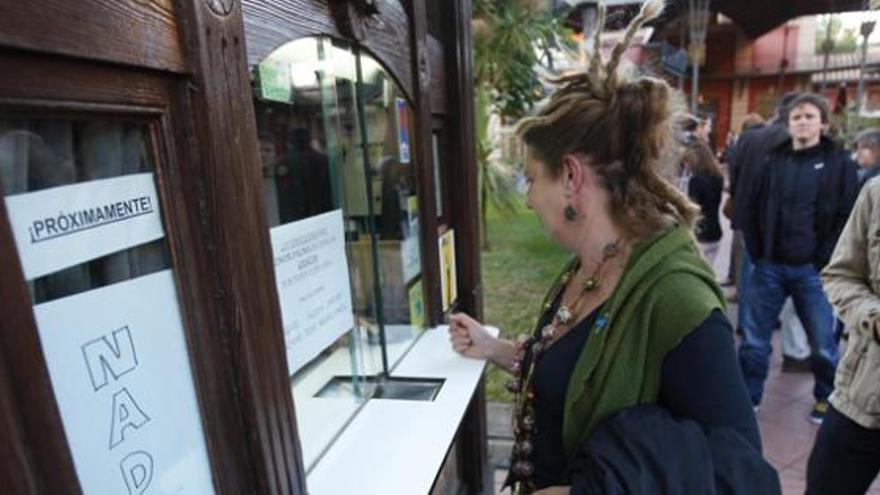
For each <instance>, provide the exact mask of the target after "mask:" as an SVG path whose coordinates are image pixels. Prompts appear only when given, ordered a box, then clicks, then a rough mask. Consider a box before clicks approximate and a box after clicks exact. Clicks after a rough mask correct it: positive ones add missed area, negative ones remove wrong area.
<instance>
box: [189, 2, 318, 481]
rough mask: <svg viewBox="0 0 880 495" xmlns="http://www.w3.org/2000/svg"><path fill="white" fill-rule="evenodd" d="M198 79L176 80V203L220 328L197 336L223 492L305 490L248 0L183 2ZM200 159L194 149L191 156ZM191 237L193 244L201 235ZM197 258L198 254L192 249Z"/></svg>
mask: <svg viewBox="0 0 880 495" xmlns="http://www.w3.org/2000/svg"><path fill="white" fill-rule="evenodd" d="M178 5H179V10H180V14H181V17H182V19H183V20H184V22H183V23H182V27H181V30H182V33H181V38H182V39H183V44H184V48H183V51H184V56H185V60H186V61H187V65H188V68H189V70H190V73H191V76H190V78H189V79H188V80H187V81H185V82H181V84H179V85H178V86H177V89H176V94H175V98H174V101H175V106H176V108H175V111H176V113H177V114H178V115H185V116H186V117H187V118H188V119H189V120H188V122H187V123H186V128H187V129H188V130H190V131H191V134H189V135H188V136H181V135H178V143H179V144H181V141H183V140H184V138H185V137H188V139H189V141H184V143H183V145H182V146H180V147H181V148H182V149H180V150H177V151H178V156H179V161H180V163H181V164H183V166H185V167H186V168H187V170H186V171H185V173H184V174H181V176H180V177H179V178H178V179H179V180H180V182H181V184H180V188H179V189H180V190H182V191H184V194H182V195H181V197H180V198H179V199H180V201H181V202H182V203H183V205H182V206H183V208H184V209H185V210H186V211H187V212H188V218H189V220H190V224H191V229H192V232H191V234H190V235H192V236H195V237H201V238H202V239H203V240H204V242H203V247H204V249H203V251H202V252H201V253H200V254H199V256H198V261H197V263H198V266H195V267H191V268H190V269H191V270H193V271H194V272H198V273H199V274H200V275H201V276H202V277H205V278H206V279H207V280H211V282H212V285H211V286H210V287H209V289H208V290H209V291H210V292H207V293H206V291H204V290H203V291H201V292H200V293H196V294H193V291H185V292H186V293H188V294H189V295H190V296H192V297H198V298H201V302H202V305H203V306H204V307H210V308H212V309H213V313H214V314H213V315H212V316H211V318H210V321H211V324H212V326H209V327H204V328H201V329H199V330H200V334H199V335H198V337H197V338H195V339H193V341H191V342H190V348H191V353H192V354H199V355H200V356H199V359H197V360H194V361H193V371H194V374H195V375H196V379H197V383H198V384H199V388H200V390H201V392H202V394H203V395H204V398H203V400H204V407H203V424H204V427H205V436H206V439H207V441H208V449H209V452H210V455H211V459H212V461H213V463H214V464H213V467H214V476H215V478H216V480H215V484H216V485H217V486H218V487H220V488H221V489H222V491H224V492H227V493H272V494H300V493H305V492H306V490H305V475H304V470H303V466H302V454H301V452H300V450H299V446H298V442H297V435H296V418H295V415H294V409H293V400H292V396H291V394H292V392H291V387H290V382H289V379H288V373H287V364H286V357H285V354H284V345H283V342H284V338H283V334H282V325H281V315H280V312H279V310H278V303H277V301H278V298H277V294H276V290H275V279H274V267H273V265H272V259H273V258H272V253H271V248H270V244H269V230H268V222H267V218H266V213H265V211H264V210H263V208H262V205H263V189H262V182H261V180H262V179H261V175H260V162H259V153H258V142H257V131H256V123H255V120H254V114H253V100H252V94H251V88H250V82H249V78H248V74H247V63H246V56H245V48H244V32H243V25H242V17H241V9H240V3H239V2H237V1H235V0H180V2H179V4H178ZM193 155H197V156H193ZM193 240H195V239H193ZM190 255H191V256H190V257H192V253H190Z"/></svg>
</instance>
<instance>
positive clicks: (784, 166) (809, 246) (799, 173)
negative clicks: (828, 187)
mask: <svg viewBox="0 0 880 495" xmlns="http://www.w3.org/2000/svg"><path fill="white" fill-rule="evenodd" d="M770 166H771V167H772V168H773V171H772V174H773V177H772V178H771V179H770V180H771V184H774V185H775V186H776V187H775V188H774V189H775V191H774V192H775V194H777V195H778V196H779V198H780V201H779V202H778V203H777V208H776V215H777V217H776V218H777V220H776V222H777V225H779V228H778V229H777V230H776V232H775V235H774V238H773V255H772V259H773V261H775V262H779V263H788V264H794V265H798V264H805V263H810V262H811V261H812V260H813V253H814V252H815V251H816V202H817V201H818V200H819V184H820V181H821V179H822V169H823V168H825V162H824V156H823V153H822V149H821V145H819V144H817V145H816V146H812V147H810V148H807V149H803V150H797V151H791V152H790V153H789V154H788V155H786V156H785V157H784V158H783V159H782V160H781V161H780V162H778V163H771V164H770Z"/></svg>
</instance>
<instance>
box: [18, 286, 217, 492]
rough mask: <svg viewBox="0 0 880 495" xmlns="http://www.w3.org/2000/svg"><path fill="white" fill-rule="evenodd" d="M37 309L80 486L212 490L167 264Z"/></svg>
mask: <svg viewBox="0 0 880 495" xmlns="http://www.w3.org/2000/svg"><path fill="white" fill-rule="evenodd" d="M34 315H35V316H36V320H37V326H38V328H39V333H40V340H41V342H42V345H43V352H44V354H45V356H46V363H47V365H48V368H49V376H50V377H51V379H52V387H53V389H54V390H55V397H56V399H57V401H58V407H59V409H60V411H61V420H62V423H63V424H64V431H65V434H66V435H67V442H68V445H69V446H70V451H71V454H72V456H73V463H74V465H75V467H76V473H77V476H78V477H79V481H80V484H81V486H82V491H83V493H88V494H97V495H102V494H108V495H110V494H112V495H119V494H129V495H135V494H136V495H140V494H143V493H149V494H182V493H199V494H201V493H206V494H210V493H213V492H214V488H213V485H212V482H211V470H210V466H209V461H208V455H207V451H206V449H205V441H204V437H203V434H202V424H201V419H200V416H199V410H198V407H197V405H196V395H195V389H194V388H193V383H192V374H191V372H190V366H189V357H188V355H187V350H186V341H185V339H184V334H183V325H182V323H181V320H180V311H179V309H178V305H177V295H176V291H175V288H174V281H173V279H172V276H171V270H165V271H161V272H158V273H154V274H151V275H147V276H144V277H139V278H135V279H132V280H129V281H126V282H122V283H118V284H114V285H110V286H107V287H102V288H100V289H95V290H92V291H89V292H85V293H82V294H76V295H73V296H70V297H66V298H63V299H58V300H55V301H51V302H48V303H44V304H40V305H37V306H34Z"/></svg>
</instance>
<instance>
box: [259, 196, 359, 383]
mask: <svg viewBox="0 0 880 495" xmlns="http://www.w3.org/2000/svg"><path fill="white" fill-rule="evenodd" d="M270 237H271V239H272V255H273V257H274V258H275V280H276V282H277V284H278V297H279V299H280V303H281V321H282V324H283V325H284V343H285V346H286V347H287V367H288V370H289V372H290V374H291V375H293V374H294V373H296V371H297V370H298V369H300V368H301V367H303V366H304V365H305V364H306V363H308V362H309V361H310V360H312V359H313V358H314V357H315V356H317V355H318V354H319V353H320V352H321V351H323V350H324V349H326V348H327V346H329V345H330V344H332V343H333V342H334V341H335V340H336V339H338V338H339V337H340V336H341V335H342V334H344V333H345V332H347V331H349V330H350V329H351V328H352V326H353V325H354V316H353V311H352V306H351V284H350V282H349V278H348V261H347V259H346V257H345V230H344V229H343V226H342V210H334V211H331V212H328V213H324V214H321V215H315V216H313V217H311V218H306V219H304V220H299V221H296V222H291V223H288V224H285V225H281V226H278V227H275V228H273V229H272V230H271V231H270Z"/></svg>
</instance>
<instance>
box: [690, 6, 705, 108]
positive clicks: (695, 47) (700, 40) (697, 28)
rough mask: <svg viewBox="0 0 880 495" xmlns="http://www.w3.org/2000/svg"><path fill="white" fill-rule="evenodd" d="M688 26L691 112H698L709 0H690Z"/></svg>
mask: <svg viewBox="0 0 880 495" xmlns="http://www.w3.org/2000/svg"><path fill="white" fill-rule="evenodd" d="M688 27H689V28H690V35H691V43H690V47H689V48H690V53H691V61H692V63H693V65H692V67H691V113H693V114H694V115H696V114H697V104H698V99H699V88H700V55H702V54H703V53H704V51H705V46H706V30H707V29H708V27H709V0H688Z"/></svg>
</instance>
